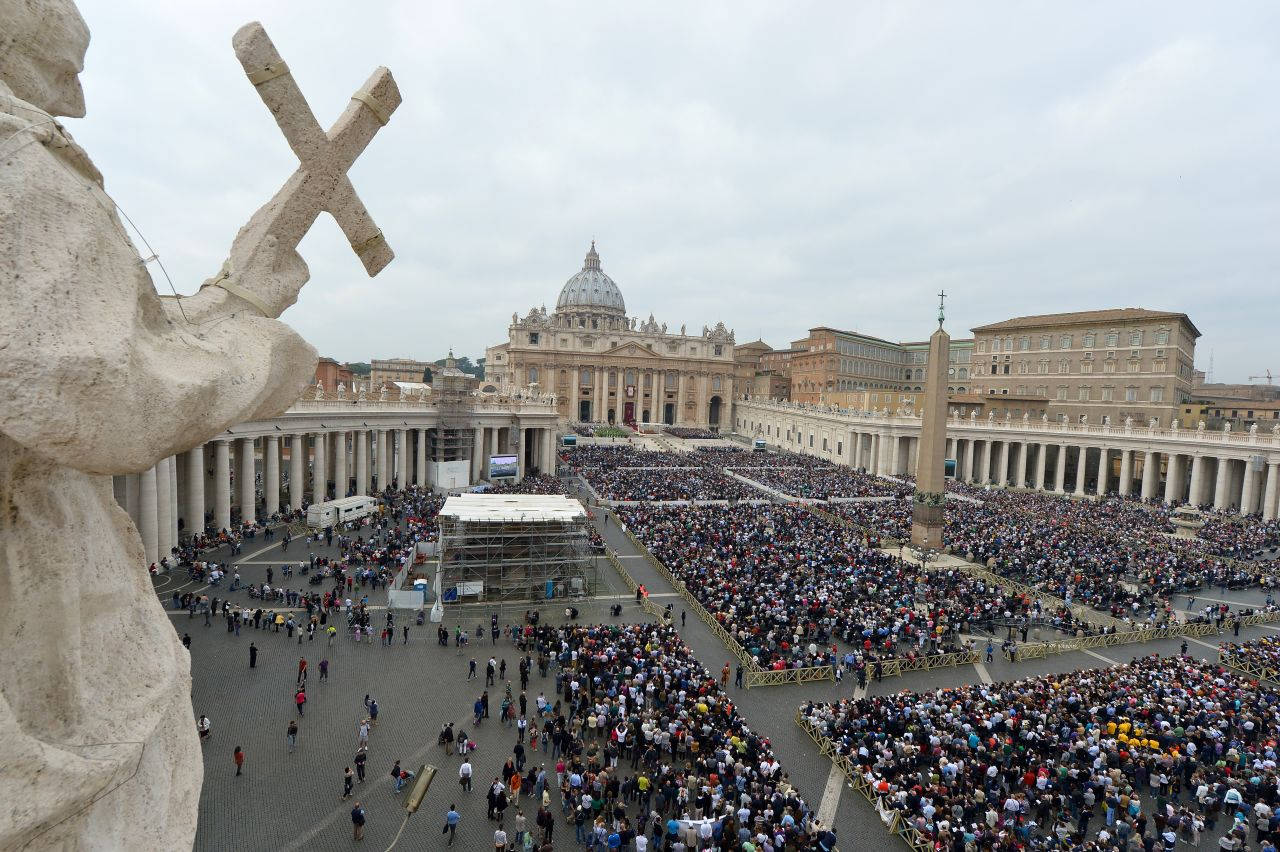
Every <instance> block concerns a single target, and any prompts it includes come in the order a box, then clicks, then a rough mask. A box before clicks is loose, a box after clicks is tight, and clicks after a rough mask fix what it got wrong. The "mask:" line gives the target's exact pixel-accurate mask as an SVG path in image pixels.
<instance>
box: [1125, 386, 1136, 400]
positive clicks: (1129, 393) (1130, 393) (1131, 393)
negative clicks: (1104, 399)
mask: <svg viewBox="0 0 1280 852" xmlns="http://www.w3.org/2000/svg"><path fill="white" fill-rule="evenodd" d="M1124 401H1125V402H1137V401H1138V389H1137V388H1125V389H1124Z"/></svg>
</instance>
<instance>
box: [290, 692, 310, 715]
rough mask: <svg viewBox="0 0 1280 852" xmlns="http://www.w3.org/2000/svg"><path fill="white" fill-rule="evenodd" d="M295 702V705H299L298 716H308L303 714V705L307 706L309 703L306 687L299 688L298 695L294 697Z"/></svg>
mask: <svg viewBox="0 0 1280 852" xmlns="http://www.w3.org/2000/svg"><path fill="white" fill-rule="evenodd" d="M293 701H294V703H295V704H297V705H298V715H299V716H305V715H306V714H305V713H303V712H302V705H304V704H306V703H307V690H306V687H299V688H298V691H297V693H295V694H294V696H293Z"/></svg>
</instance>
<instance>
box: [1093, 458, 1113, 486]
mask: <svg viewBox="0 0 1280 852" xmlns="http://www.w3.org/2000/svg"><path fill="white" fill-rule="evenodd" d="M1110 479H1111V451H1110V450H1109V449H1107V448H1106V447H1103V448H1101V449H1100V450H1098V481H1097V483H1096V484H1095V487H1094V492H1095V493H1096V494H1097V495H1098V496H1099V497H1101V496H1103V495H1104V494H1106V493H1107V483H1108V481H1109V480H1110Z"/></svg>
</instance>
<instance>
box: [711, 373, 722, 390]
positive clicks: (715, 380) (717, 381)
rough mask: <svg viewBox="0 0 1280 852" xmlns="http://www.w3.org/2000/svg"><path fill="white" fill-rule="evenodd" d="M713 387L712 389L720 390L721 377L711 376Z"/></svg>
mask: <svg viewBox="0 0 1280 852" xmlns="http://www.w3.org/2000/svg"><path fill="white" fill-rule="evenodd" d="M711 389H712V390H720V377H719V376H712V377H711Z"/></svg>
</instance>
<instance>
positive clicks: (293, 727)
mask: <svg viewBox="0 0 1280 852" xmlns="http://www.w3.org/2000/svg"><path fill="white" fill-rule="evenodd" d="M284 739H285V742H287V743H288V744H289V753H290V754H293V750H294V749H295V748H297V746H298V721H297V720H296V719H290V720H289V729H288V730H287V731H285V734H284Z"/></svg>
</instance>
